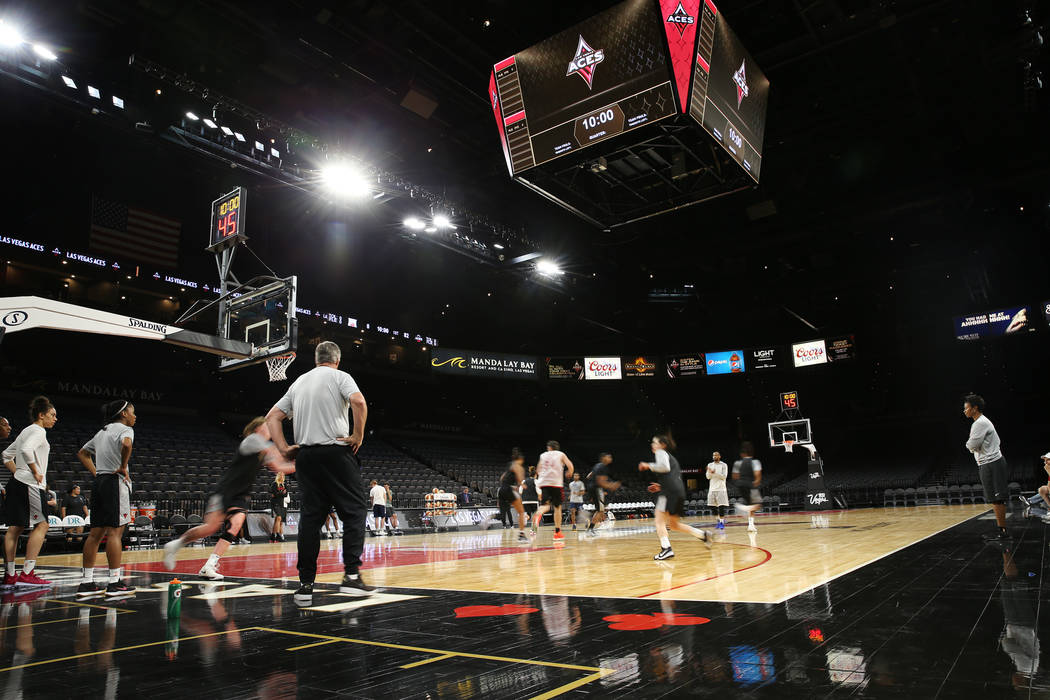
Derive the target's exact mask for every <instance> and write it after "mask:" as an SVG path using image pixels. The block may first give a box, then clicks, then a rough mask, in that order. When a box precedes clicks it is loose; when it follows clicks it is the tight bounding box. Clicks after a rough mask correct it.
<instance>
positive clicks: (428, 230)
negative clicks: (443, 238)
mask: <svg viewBox="0 0 1050 700" xmlns="http://www.w3.org/2000/svg"><path fill="white" fill-rule="evenodd" d="M423 230H424V231H426V232H427V233H437V229H436V228H434V227H433V226H427V227H426V228H425V229H423Z"/></svg>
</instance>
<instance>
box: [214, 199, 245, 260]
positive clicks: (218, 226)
mask: <svg viewBox="0 0 1050 700" xmlns="http://www.w3.org/2000/svg"><path fill="white" fill-rule="evenodd" d="M247 195H248V192H247V190H246V189H245V188H243V187H238V188H237V189H235V190H233V191H232V192H228V193H227V194H224V195H223V196H221V197H219V198H218V199H216V200H215V201H214V202H212V203H211V236H210V240H209V244H208V250H211V251H213V252H218V251H220V250H223V249H224V248H228V247H229V246H232V245H235V244H237V243H238V242H240V241H243V240H245V238H246V237H245V235H244V210H245V204H246V203H247Z"/></svg>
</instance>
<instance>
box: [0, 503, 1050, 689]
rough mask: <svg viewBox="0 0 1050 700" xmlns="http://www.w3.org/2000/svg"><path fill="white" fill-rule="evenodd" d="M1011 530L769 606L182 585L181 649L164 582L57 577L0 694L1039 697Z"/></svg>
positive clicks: (1041, 667)
mask: <svg viewBox="0 0 1050 700" xmlns="http://www.w3.org/2000/svg"><path fill="white" fill-rule="evenodd" d="M986 517H987V516H985V518H986ZM1011 521H1012V528H1013V534H1014V536H1015V539H1014V544H1013V545H1012V546H1011V547H1006V546H997V545H989V544H985V543H984V542H983V541H982V540H981V537H980V535H981V533H983V532H987V531H988V530H989V527H990V522H989V521H988V520H986V519H974V520H970V521H968V522H965V523H963V524H961V525H959V526H957V527H954V528H952V529H950V530H948V531H946V532H944V533H942V534H940V535H937V536H935V537H931V538H929V539H927V540H924V541H922V542H920V543H918V544H915V545H913V546H911V547H908V548H906V549H904V550H902V551H900V552H898V553H896V554H893V555H891V556H889V557H886V558H884V559H882V560H879V561H878V562H876V563H874V564H871V565H869V566H866V567H864V568H862V569H859V570H857V571H855V572H853V573H851V574H848V575H846V576H843V577H841V578H839V579H837V580H834V581H832V582H831V583H829V584H827V585H825V586H821V587H820V588H817V589H815V590H812V591H810V592H808V593H805V594H803V595H800V596H798V597H796V598H793V599H791V600H788V601H787V602H785V603H783V604H779V605H755V604H722V603H703V602H698V603H682V602H674V603H672V602H666V601H665V602H663V603H661V602H660V601H644V600H628V599H617V598H615V597H612V594H614V593H615V592H614V591H600V590H588V588H587V581H586V580H581V581H580V594H581V595H580V596H579V597H560V596H559V597H554V596H530V595H520V596H506V595H497V594H483V593H465V592H442V591H427V590H407V589H387V590H386V591H384V594H383V595H381V596H378V597H376V598H375V599H370V600H368V601H364V602H362V601H361V600H360V599H354V598H349V597H345V596H342V595H339V594H337V593H336V592H335V589H334V587H331V586H329V587H327V588H326V587H324V586H319V587H318V592H317V593H316V594H315V598H314V601H313V605H312V608H310V609H300V608H299V607H297V606H296V605H295V604H294V603H293V600H292V597H291V596H290V595H288V593H290V592H291V589H292V584H291V583H288V584H281V583H279V582H274V581H269V580H253V579H228V580H226V581H225V582H223V585H207V584H196V583H194V584H188V587H187V588H186V589H185V590H184V596H183V602H182V614H181V618H180V619H179V620H178V627H177V631H176V629H175V626H174V624H172V625H170V626H169V624H168V622H167V621H166V619H165V612H166V608H167V586H166V581H167V578H168V577H166V576H163V575H160V574H153V573H144V574H139V573H136V574H134V575H133V582H134V583H135V584H137V585H139V586H142V587H143V588H145V589H146V590H142V589H140V591H139V592H138V594H137V595H136V596H135V597H134V598H130V599H126V600H121V601H106V600H104V599H96V600H90V601H86V602H82V603H78V602H77V600H76V599H75V597H74V595H73V591H74V587H75V583H74V580H75V577H76V575H77V573H78V572H76V571H74V570H72V569H70V570H60V569H51V570H50V571H51V572H52V576H53V577H54V578H57V579H62V578H65V579H66V582H64V583H62V585H59V586H56V588H55V590H54V591H53V592H51V593H41V594H33V593H17V594H8V595H6V596H4V597H3V599H2V606H0V627H2V636H0V642H2V644H0V660H2V670H0V693H2V697H4V698H15V697H26V698H30V697H63V696H68V697H77V698H102V697H107V698H140V699H141V698H173V699H174V698H179V699H185V698H193V697H213V698H252V697H262V698H279V697H302V698H325V697H354V698H489V697H498V698H531V697H541V698H546V697H555V696H558V695H563V696H564V697H583V696H588V697H603V698H605V697H613V698H657V697H723V698H725V697H759V696H761V697H800V698H801V697H806V698H818V697H858V698H867V697H878V698H883V697H900V698H934V697H964V698H965V697H981V698H999V697H1002V698H1007V697H1009V698H1029V697H1048V696H1050V676H1048V673H1047V668H1046V662H1045V661H1044V660H1043V656H1044V653H1043V649H1044V645H1045V644H1046V636H1047V634H1046V630H1047V629H1050V626H1048V625H1047V624H1046V614H1047V613H1046V610H1045V609H1044V606H1043V604H1044V603H1045V602H1047V600H1048V595H1047V589H1046V584H1045V581H1046V573H1047V556H1046V555H1047V551H1048V549H1047V546H1048V538H1047V535H1046V530H1045V526H1044V525H1042V524H1041V523H1040V522H1038V521H1020V520H1017V519H1013V518H1012V519H1011ZM154 583H156V584H159V586H158V587H157V588H156V589H148V587H149V586H150V585H151V584H154ZM202 595H204V596H205V597H204V598H201V597H199V596H202ZM413 596H418V597H413ZM606 596H608V597H606ZM173 637H177V639H178V641H177V642H176V641H172V638H173Z"/></svg>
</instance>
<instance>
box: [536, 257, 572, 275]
mask: <svg viewBox="0 0 1050 700" xmlns="http://www.w3.org/2000/svg"><path fill="white" fill-rule="evenodd" d="M536 272H538V273H540V274H541V275H547V276H548V277H557V276H558V275H564V274H565V273H564V272H563V271H562V269H561V268H560V267H558V265H557V263H554V262H551V261H550V260H537V261H536Z"/></svg>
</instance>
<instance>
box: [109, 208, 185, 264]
mask: <svg viewBox="0 0 1050 700" xmlns="http://www.w3.org/2000/svg"><path fill="white" fill-rule="evenodd" d="M181 232H182V222H180V221H174V220H172V219H167V218H165V217H163V216H158V215H157V214H152V213H150V212H148V211H143V210H141V209H135V208H133V207H129V206H127V205H126V204H120V203H118V202H111V201H109V200H106V199H102V198H101V197H94V196H93V197H92V198H91V248H92V249H94V250H97V251H100V252H101V251H105V252H108V253H113V254H114V255H116V256H118V257H122V258H123V257H127V258H131V259H132V260H136V261H138V262H144V263H155V264H157V265H161V266H163V267H177V266H178V263H179V235H180V234H181Z"/></svg>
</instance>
